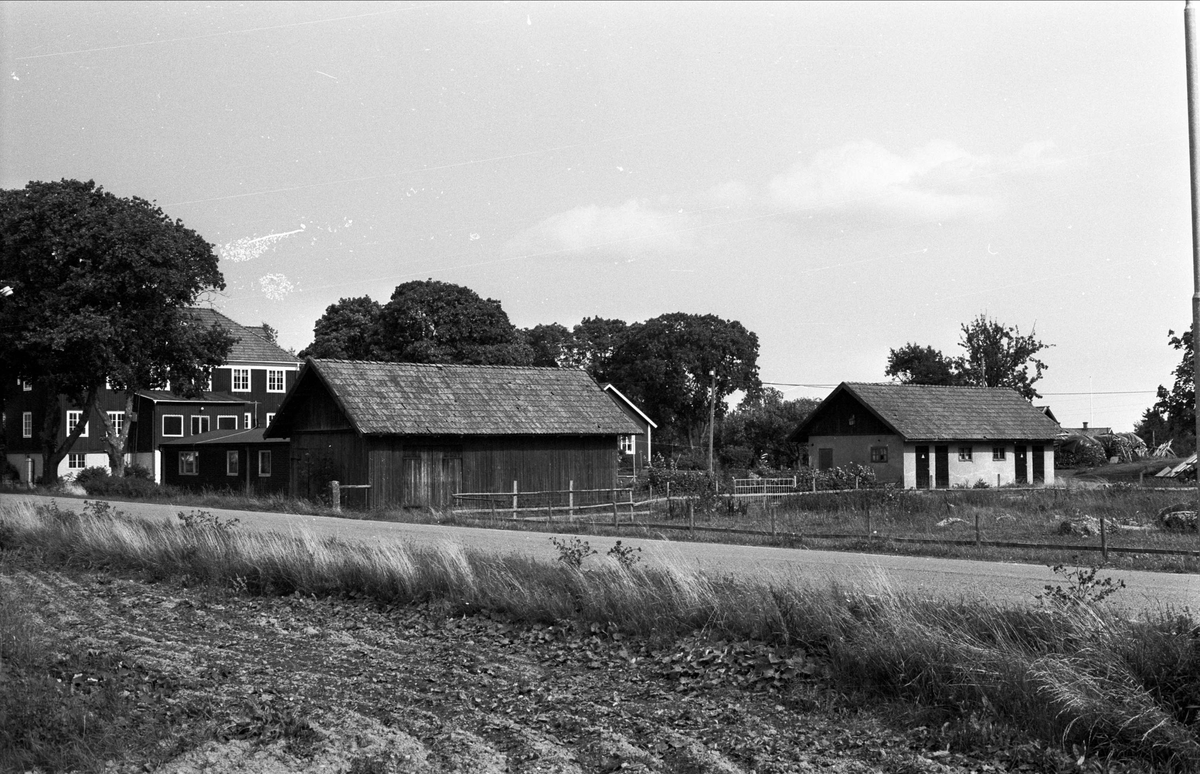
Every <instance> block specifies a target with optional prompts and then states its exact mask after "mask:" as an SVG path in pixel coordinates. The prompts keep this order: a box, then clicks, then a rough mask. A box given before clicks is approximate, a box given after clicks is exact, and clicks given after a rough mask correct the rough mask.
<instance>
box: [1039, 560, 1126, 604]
mask: <svg viewBox="0 0 1200 774" xmlns="http://www.w3.org/2000/svg"><path fill="white" fill-rule="evenodd" d="M1051 569H1053V571H1054V574H1055V575H1060V576H1062V578H1063V579H1064V580H1065V581H1066V587H1065V588H1064V587H1063V586H1062V585H1051V584H1046V586H1045V589H1046V591H1045V593H1043V594H1038V595H1037V600H1038V601H1039V602H1043V603H1051V604H1054V605H1058V606H1061V607H1090V606H1091V605H1095V604H1099V603H1100V602H1103V601H1104V600H1105V599H1108V598H1109V597H1111V596H1112V595H1113V594H1116V593H1117V592H1118V591H1120V590H1121V589H1123V588H1125V581H1123V580H1120V579H1117V580H1114V579H1113V578H1111V577H1105V578H1097V577H1096V572H1097V568H1096V567H1076V568H1075V569H1067V567H1066V565H1062V564H1059V565H1055V566H1054V567H1053V568H1051Z"/></svg>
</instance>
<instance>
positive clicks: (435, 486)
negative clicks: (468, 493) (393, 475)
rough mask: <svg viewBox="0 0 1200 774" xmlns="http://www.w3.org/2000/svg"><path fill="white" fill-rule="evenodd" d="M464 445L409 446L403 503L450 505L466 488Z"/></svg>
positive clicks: (403, 462)
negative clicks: (464, 482) (463, 476)
mask: <svg viewBox="0 0 1200 774" xmlns="http://www.w3.org/2000/svg"><path fill="white" fill-rule="evenodd" d="M462 461H463V454H462V447H461V446H409V447H406V448H405V449H404V457H403V459H402V460H401V477H402V482H403V487H404V489H403V495H402V504H403V505H404V506H408V507H416V508H447V507H449V506H452V505H454V497H453V495H454V493H455V492H458V491H460V490H461V487H462Z"/></svg>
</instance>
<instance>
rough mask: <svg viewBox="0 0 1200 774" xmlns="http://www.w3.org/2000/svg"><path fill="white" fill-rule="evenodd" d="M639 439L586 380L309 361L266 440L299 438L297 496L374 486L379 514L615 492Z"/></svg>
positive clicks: (543, 372)
mask: <svg viewBox="0 0 1200 774" xmlns="http://www.w3.org/2000/svg"><path fill="white" fill-rule="evenodd" d="M640 430H641V428H639V427H638V425H637V424H635V423H634V422H633V421H632V420H631V419H629V417H627V416H626V415H625V413H624V412H622V411H621V409H620V408H618V407H617V405H616V404H615V403H614V402H613V401H612V400H611V399H610V398H609V396H608V395H607V394H605V393H604V391H603V390H602V389H601V388H600V385H598V384H596V382H595V380H593V379H592V378H591V377H590V376H589V375H588V374H587V373H585V372H584V371H579V370H571V369H559V368H528V367H516V366H476V365H430V364H421V363H377V362H363V361H350V360H317V359H312V358H310V359H309V360H308V361H307V362H306V363H305V365H304V367H303V369H302V370H301V373H300V376H299V378H298V379H297V381H296V386H295V387H294V388H293V389H292V390H291V391H290V392H289V393H288V395H287V397H286V398H285V399H284V402H283V405H282V406H280V408H279V412H278V413H277V414H276V415H275V418H274V421H273V422H272V423H271V425H270V426H269V427H268V428H267V430H266V437H267V438H284V437H290V439H291V448H290V452H289V461H288V465H289V473H290V482H291V484H290V486H291V494H292V495H293V496H296V497H307V498H316V497H318V496H320V495H323V494H325V493H327V492H328V484H329V482H330V481H335V480H336V481H338V482H340V483H341V484H342V485H344V486H345V485H350V486H365V487H367V488H366V496H365V505H367V506H368V507H371V508H384V507H397V506H401V507H438V508H440V507H446V506H448V505H452V504H453V498H452V495H453V494H455V493H461V492H472V493H475V492H485V493H502V492H511V491H512V490H513V487H514V486H516V487H517V488H518V489H519V491H521V492H530V491H549V490H566V489H567V488H568V487H571V488H573V489H574V490H575V491H583V490H599V489H609V488H612V487H613V486H615V485H616V478H617V464H618V459H619V455H620V452H619V447H618V439H619V438H620V437H622V436H627V435H629V434H632V433H638V432H640ZM586 501H587V498H586V497H583V498H581V499H580V500H577V502H579V503H580V504H583V503H584V502H586Z"/></svg>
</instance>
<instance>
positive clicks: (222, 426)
mask: <svg viewBox="0 0 1200 774" xmlns="http://www.w3.org/2000/svg"><path fill="white" fill-rule="evenodd" d="M217 429H218V430H237V417H236V416H234V415H233V414H225V415H223V416H219V417H217Z"/></svg>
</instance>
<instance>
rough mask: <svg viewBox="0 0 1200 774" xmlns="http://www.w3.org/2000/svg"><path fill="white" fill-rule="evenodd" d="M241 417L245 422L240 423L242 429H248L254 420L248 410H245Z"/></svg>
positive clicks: (252, 425)
mask: <svg viewBox="0 0 1200 774" xmlns="http://www.w3.org/2000/svg"><path fill="white" fill-rule="evenodd" d="M242 418H243V419H244V420H245V421H246V424H244V425H242V429H243V430H249V429H250V428H252V427H254V420H253V419H252V418H251V417H250V412H249V411H247V412H246V413H245V414H244V415H243V416H242Z"/></svg>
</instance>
